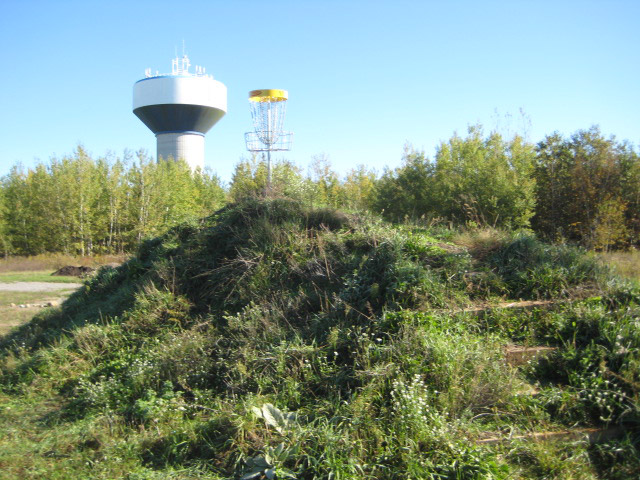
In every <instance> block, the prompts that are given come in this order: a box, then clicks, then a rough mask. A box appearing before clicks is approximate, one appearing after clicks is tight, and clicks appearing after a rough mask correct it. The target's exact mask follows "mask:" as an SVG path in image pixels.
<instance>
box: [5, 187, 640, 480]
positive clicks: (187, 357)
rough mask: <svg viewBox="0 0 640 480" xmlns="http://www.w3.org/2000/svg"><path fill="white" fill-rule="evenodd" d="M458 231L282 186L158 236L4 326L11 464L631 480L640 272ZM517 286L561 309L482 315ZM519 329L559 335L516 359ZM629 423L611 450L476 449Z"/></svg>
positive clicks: (639, 378) (254, 475)
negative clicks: (624, 273)
mask: <svg viewBox="0 0 640 480" xmlns="http://www.w3.org/2000/svg"><path fill="white" fill-rule="evenodd" d="M454 238H455V237H454ZM451 239H452V236H451V235H450V234H442V232H438V231H430V230H429V229H425V228H419V227H417V226H411V225H401V226H394V225H389V224H386V223H384V222H382V221H381V220H379V219H377V218H368V217H361V216H350V215H345V214H343V213H340V212H334V211H331V210H308V209H305V208H303V207H302V206H301V205H300V204H298V203H296V202H292V201H287V200H282V199H273V200H268V201H258V200H253V201H247V202H241V203H239V204H234V205H229V206H227V207H225V208H224V209H222V210H220V211H219V212H217V213H216V214H214V215H213V216H211V217H209V218H206V219H203V220H202V221H199V222H193V223H190V224H185V225H182V226H180V227H177V228H174V229H173V230H172V231H170V232H168V233H167V234H166V235H163V236H162V237H159V238H157V239H154V240H151V241H149V242H147V243H145V244H144V245H143V246H142V247H141V249H140V251H139V252H138V253H137V255H135V256H134V257H133V258H132V259H131V260H130V261H129V262H127V263H126V264H125V265H123V266H122V267H120V268H119V269H116V270H108V271H102V272H101V273H100V274H98V275H97V276H95V277H94V278H92V279H91V280H90V281H89V282H88V284H87V285H86V287H84V288H83V289H81V290H79V291H78V292H76V293H74V294H73V295H71V297H69V299H68V300H67V301H66V302H65V304H64V305H63V306H62V307H61V308H59V309H49V310H47V311H44V312H42V313H40V314H39V315H38V316H36V317H35V318H34V319H33V320H32V321H30V322H29V323H27V324H25V325H23V326H21V327H19V328H17V329H14V330H13V331H12V332H11V333H9V334H8V335H6V336H5V337H4V338H1V339H0V358H1V360H0V405H1V407H0V428H1V429H3V431H7V432H10V435H5V436H2V437H0V465H2V470H1V472H6V475H8V477H7V478H42V477H44V478H65V479H76V478H78V479H79V478H96V479H97V478H104V479H107V478H128V479H131V480H133V479H138V480H140V479H156V478H163V479H164V478H176V479H177V478H180V479H187V478H198V479H223V478H224V479H240V478H244V479H247V480H249V479H260V480H262V479H264V478H270V479H271V478H277V479H283V478H298V479H301V480H307V479H308V480H311V479H329V478H332V479H338V478H341V479H376V480H386V479H389V480H391V479H397V478H407V479H411V478H413V479H443V478H445V479H489V478H491V479H504V480H506V479H507V478H523V479H538V478H555V479H561V478H562V479H571V478H574V479H575V478H580V479H593V480H595V479H604V478H629V476H628V473H629V472H632V471H634V469H637V468H638V467H640V460H638V459H639V458H640V455H639V454H638V441H637V436H634V432H636V431H637V428H638V425H640V398H639V397H640V373H639V372H640V368H639V366H640V331H639V330H638V326H637V317H638V314H639V313H640V312H639V309H640V307H639V304H640V291H639V290H638V287H637V285H634V284H632V283H629V282H625V281H622V280H620V279H618V278H616V277H613V276H611V275H610V274H609V273H608V272H607V271H606V270H605V269H603V268H601V267H599V266H598V264H597V262H596V261H595V260H594V259H592V258H590V257H588V256H586V255H585V254H584V253H583V252H581V251H579V250H574V249H570V248H565V247H554V246H549V245H545V244H543V243H541V242H539V241H538V240H536V239H535V238H533V237H531V236H527V235H521V234H520V235H515V234H514V235H511V234H508V235H502V236H500V237H498V238H493V239H492V238H491V236H490V235H484V236H482V237H480V238H477V239H470V240H465V241H464V242H463V241H461V242H460V244H454V243H452V242H451ZM467 242H471V243H467ZM474 245H477V246H474ZM586 293H588V295H586ZM585 296H587V297H588V298H583V297H585ZM497 297H500V298H503V299H505V300H506V299H518V298H523V299H530V300H531V299H537V298H550V299H562V300H563V302H561V303H558V304H557V305H550V306H549V308H544V309H542V308H537V309H531V310H499V309H498V310H488V311H486V312H482V313H481V314H480V313H474V314H472V313H465V312H464V307H468V306H469V305H472V304H486V303H487V302H489V301H490V300H494V299H495V298H497ZM511 343H519V344H526V345H548V346H554V347H558V348H557V350H555V351H554V353H553V354H550V355H547V356H546V357H544V358H540V359H539V360H536V361H532V362H529V363H527V364H525V365H524V366H522V367H518V368H513V367H510V366H508V365H507V364H506V363H505V361H504V353H503V348H504V346H505V345H507V344H511ZM527 385H535V386H536V388H537V390H538V391H539V394H538V395H536V396H530V395H522V394H521V392H522V391H523V390H525V388H524V387H526V386H527ZM612 424H622V425H625V426H626V427H627V428H628V429H629V432H630V433H629V434H628V435H627V436H626V437H625V438H623V439H621V440H612V441H609V442H607V443H605V444H604V445H601V446H599V447H597V448H596V447H592V446H589V445H588V444H586V443H585V442H575V443H572V444H570V445H550V446H544V445H532V444H531V442H520V443H514V444H509V445H508V446H505V445H504V444H503V445H500V444H499V445H495V446H480V445H478V444H476V442H475V440H476V439H480V438H486V437H487V436H492V435H506V434H507V433H509V432H511V433H512V434H514V435H518V434H521V433H527V432H542V431H548V430H561V429H567V428H572V427H574V426H579V427H587V426H590V427H604V426H607V425H612ZM505 432H507V433H505ZM18 438H23V439H24V441H21V442H16V441H15V439H18ZM3 474H5V473H0V478H2V477H1V476H2V475H3Z"/></svg>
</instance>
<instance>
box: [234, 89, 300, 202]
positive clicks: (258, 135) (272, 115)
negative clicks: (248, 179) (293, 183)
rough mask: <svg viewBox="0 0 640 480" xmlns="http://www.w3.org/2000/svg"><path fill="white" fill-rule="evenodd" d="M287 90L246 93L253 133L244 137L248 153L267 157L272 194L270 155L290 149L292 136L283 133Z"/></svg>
mask: <svg viewBox="0 0 640 480" xmlns="http://www.w3.org/2000/svg"><path fill="white" fill-rule="evenodd" d="M288 97H289V94H288V92H287V91H286V90H277V89H264V90H252V91H250V92H249V107H250V109H251V119H252V120H253V132H247V133H245V134H244V139H245V143H246V144H247V150H249V151H250V152H255V153H257V152H262V153H263V155H264V152H266V153H267V189H266V193H267V194H269V193H270V192H271V152H278V151H288V150H290V149H291V143H292V141H293V133H292V132H285V131H283V129H282V128H283V124H284V117H285V114H286V111H287V99H288Z"/></svg>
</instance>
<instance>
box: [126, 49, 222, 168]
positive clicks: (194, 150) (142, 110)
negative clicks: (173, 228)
mask: <svg viewBox="0 0 640 480" xmlns="http://www.w3.org/2000/svg"><path fill="white" fill-rule="evenodd" d="M190 66H191V64H190V63H189V58H188V57H187V56H186V55H183V56H182V58H175V59H174V60H173V65H172V69H171V73H170V74H159V73H157V72H156V74H152V73H151V70H150V69H147V70H146V72H145V78H143V79H142V80H138V81H137V82H136V83H135V84H134V86H133V113H135V114H136V116H137V117H138V118H139V119H140V120H142V122H143V123H144V124H145V125H146V126H147V127H149V129H151V131H152V132H153V133H154V134H155V136H156V139H157V153H158V159H160V158H164V159H168V158H170V157H171V158H173V159H175V160H177V159H184V160H186V161H187V163H188V164H189V165H190V166H191V169H192V170H195V169H196V168H197V167H200V168H204V135H205V134H206V133H207V132H208V131H209V129H210V128H211V127H213V126H214V125H215V124H216V123H217V122H218V120H220V119H221V118H222V117H223V116H224V114H225V113H227V87H226V86H225V85H224V84H223V83H221V82H219V81H217V80H214V79H213V77H212V76H211V75H207V74H206V73H205V70H204V69H203V68H201V67H198V66H196V67H195V72H194V73H191V72H189V67H190Z"/></svg>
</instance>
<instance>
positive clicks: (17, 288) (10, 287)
mask: <svg viewBox="0 0 640 480" xmlns="http://www.w3.org/2000/svg"><path fill="white" fill-rule="evenodd" d="M81 286H82V284H81V283H50V282H13V283H0V291H4V292H56V291H59V290H75V289H77V288H80V287H81Z"/></svg>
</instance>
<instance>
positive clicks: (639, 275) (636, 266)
mask: <svg viewBox="0 0 640 480" xmlns="http://www.w3.org/2000/svg"><path fill="white" fill-rule="evenodd" d="M600 257H601V258H602V260H603V261H605V262H607V263H609V264H611V265H612V266H613V267H614V269H615V272H616V273H617V274H619V275H621V276H623V277H627V278H631V279H634V280H637V281H640V252H639V251H638V250H631V251H628V252H607V253H602V254H600Z"/></svg>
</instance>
